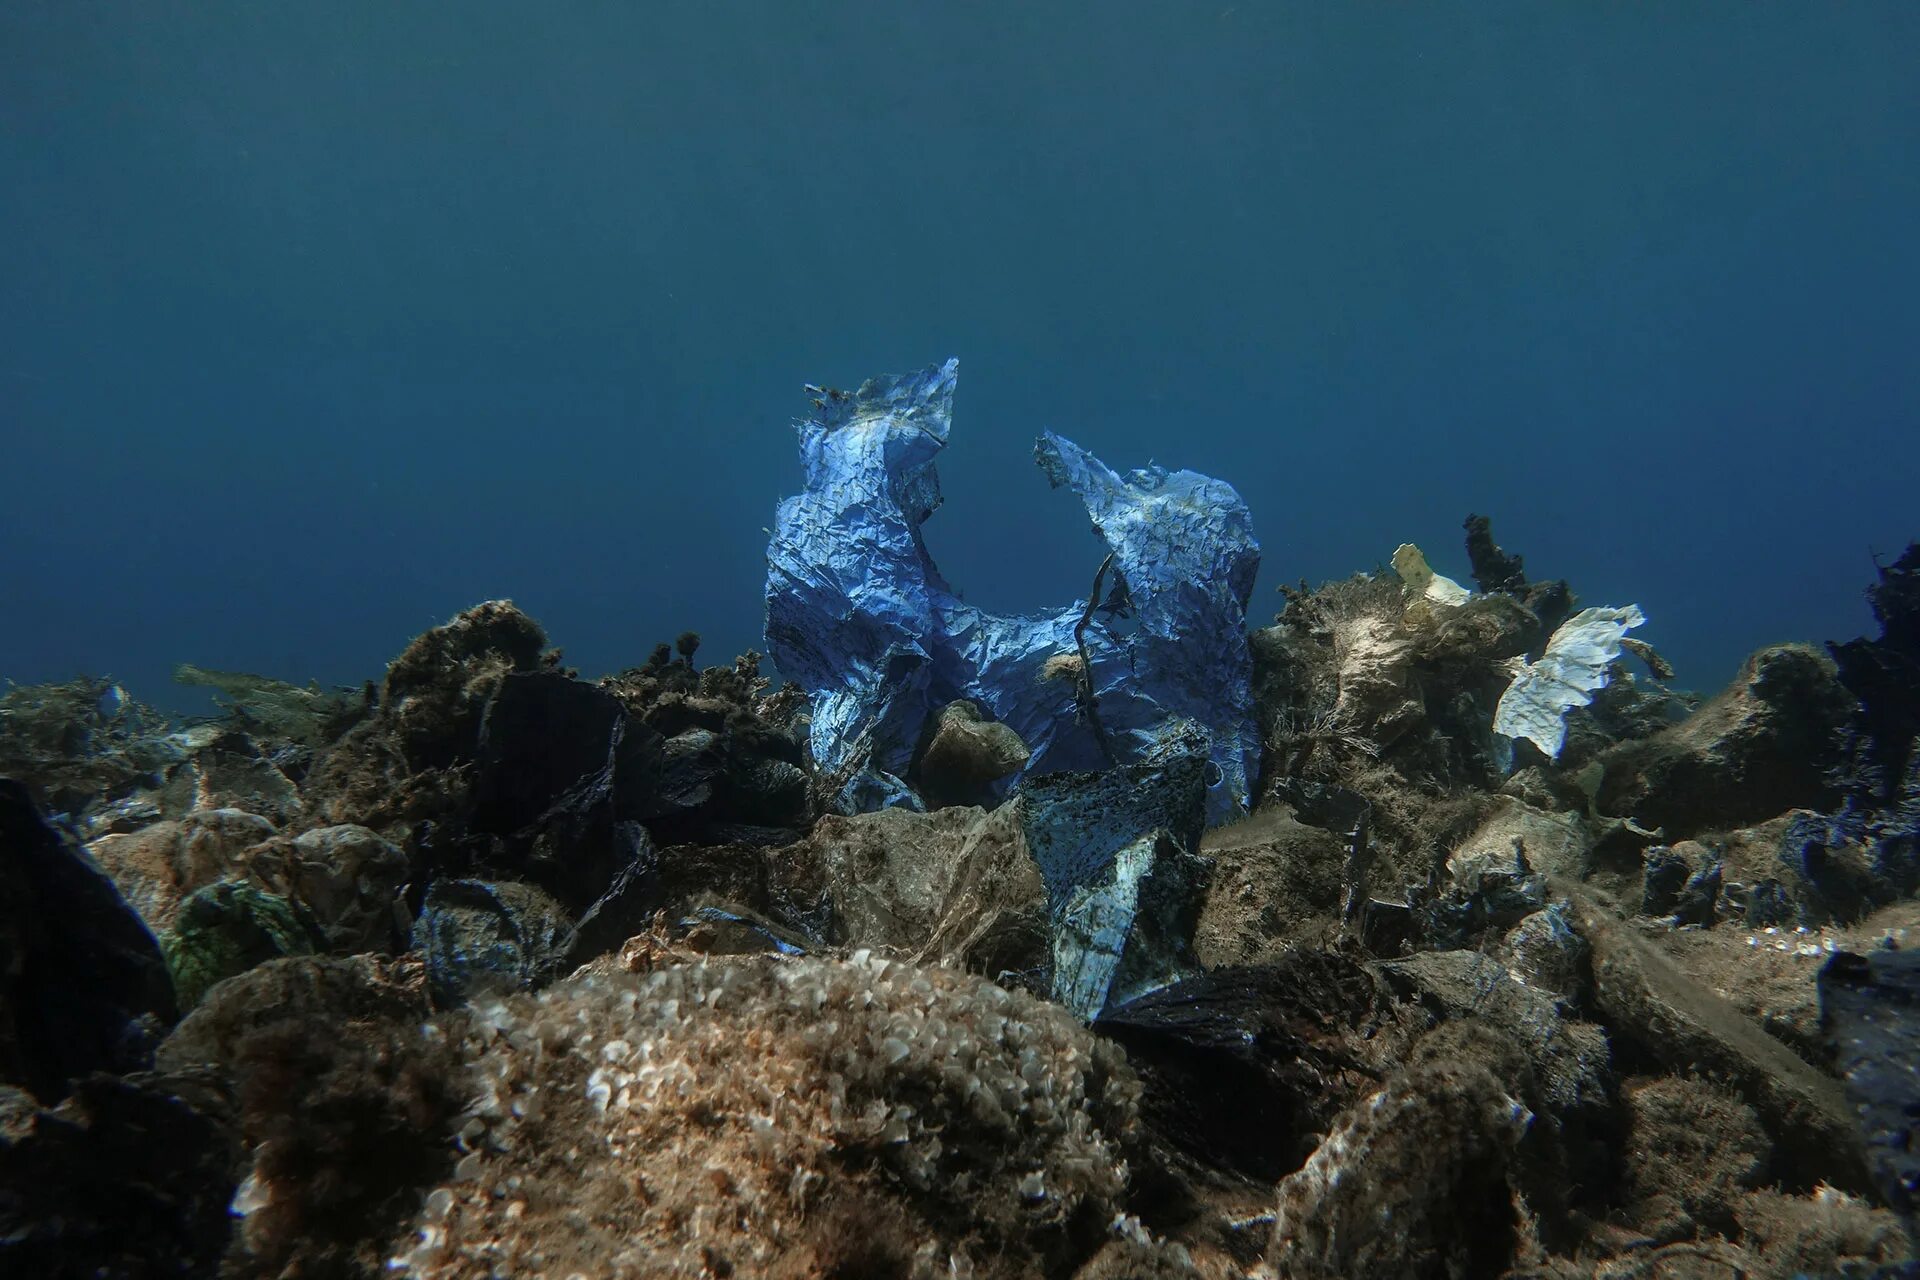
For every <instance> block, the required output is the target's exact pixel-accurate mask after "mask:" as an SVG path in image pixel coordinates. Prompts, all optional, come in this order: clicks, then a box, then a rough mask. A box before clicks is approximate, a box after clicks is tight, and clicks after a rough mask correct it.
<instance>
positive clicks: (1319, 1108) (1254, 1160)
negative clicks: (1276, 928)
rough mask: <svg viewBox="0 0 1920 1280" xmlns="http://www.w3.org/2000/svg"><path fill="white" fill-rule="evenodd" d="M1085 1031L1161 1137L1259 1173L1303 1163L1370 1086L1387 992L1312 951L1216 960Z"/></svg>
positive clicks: (1387, 1037)
mask: <svg viewBox="0 0 1920 1280" xmlns="http://www.w3.org/2000/svg"><path fill="white" fill-rule="evenodd" d="M1093 1029H1094V1030H1095V1031H1096V1032H1099V1033H1100V1034H1102V1035H1105V1036H1107V1037H1108V1038H1110V1039H1112V1040H1115V1041H1117V1042H1118V1043H1119V1044H1120V1045H1121V1046H1123V1047H1124V1048H1125V1049H1126V1051H1127V1059H1128V1061H1129V1062H1131V1063H1132V1064H1133V1066H1134V1069H1135V1070H1136V1071H1138V1072H1139V1073H1140V1076H1141V1080H1142V1082H1143V1084H1144V1086H1145V1089H1146V1092H1145V1096H1144V1098H1143V1106H1144V1108H1145V1113H1146V1116H1147V1119H1148V1121H1149V1123H1150V1124H1152V1125H1153V1127H1154V1128H1155V1130H1156V1131H1157V1132H1159V1133H1160V1134H1161V1135H1162V1136H1163V1137H1164V1139H1165V1140H1166V1141H1168V1142H1169V1143H1171V1144H1172V1145H1173V1146H1174V1147H1177V1148H1178V1149H1180V1150H1182V1151H1184V1152H1185V1153H1186V1154H1187V1155H1188V1156H1189V1157H1191V1158H1192V1159H1194V1160H1196V1161H1198V1162H1200V1163H1201V1164H1203V1165H1207V1166H1209V1167H1213V1168H1223V1169H1228V1170H1231V1171H1233V1172H1235V1173H1238V1174H1240V1175H1242V1176H1245V1177H1248V1178H1253V1179H1256V1180H1259V1181H1262V1182H1271V1181H1273V1180H1275V1179H1278V1178H1281V1177H1284V1176H1286V1175H1287V1174H1289V1173H1291V1172H1293V1171H1294V1170H1296V1169H1298V1168H1299V1167H1300V1166H1301V1165H1302V1164H1303V1163H1305V1161H1306V1159H1307V1157H1308V1156H1309V1155H1311V1154H1312V1152H1313V1149H1314V1147H1315V1146H1316V1145H1318V1142H1319V1137H1320V1135H1321V1134H1323V1133H1325V1132H1326V1129H1327V1126H1328V1125H1329V1124H1330V1123H1331V1122H1332V1120H1333V1118H1334V1117H1335V1116H1336V1115H1338V1114H1339V1113H1340V1112H1341V1111H1343V1110H1344V1109H1346V1107H1348V1106H1349V1105H1351V1104H1352V1103H1353V1102H1355V1101H1356V1100H1358V1098H1359V1097H1360V1096H1361V1094H1363V1093H1364V1092H1367V1091H1369V1090H1371V1089H1373V1088H1375V1087H1377V1082H1378V1080H1379V1079H1380V1076H1381V1074H1382V1073H1383V1071H1384V1066H1383V1063H1384V1061H1385V1059H1386V1056H1387V1054H1388V1053H1389V1052H1390V1046H1391V1045H1393V1044H1394V1043H1395V1036H1394V1034H1393V1033H1394V1032H1396V1031H1398V1030H1399V1029H1400V1027H1399V1023H1398V1021H1397V1020H1396V1017H1395V1015H1394V1012H1393V1008H1392V1000H1391V998H1390V996H1389V995H1388V993H1386V992H1384V991H1383V990H1381V988H1380V987H1379V985H1378V983H1377V982H1376V981H1375V980H1374V979H1373V977H1372V976H1371V975H1370V974H1369V973H1368V972H1367V971H1366V970H1365V969H1364V968H1362V967H1361V966H1359V965H1358V964H1356V963H1354V962H1353V961H1352V960H1350V959H1347V958H1346V957H1344V956H1340V955H1337V954H1334V953H1331V952H1323V951H1294V952H1289V953H1287V954H1286V955H1285V956H1284V957H1283V958H1282V959H1281V960H1280V961H1278V962H1277V963H1274V964H1270V965H1257V966H1251V967H1246V968H1235V969H1218V970H1215V971H1213V972H1212V973H1208V974H1204V975H1201V976H1198V977H1193V978H1189V979H1187V980H1185V981H1183V982H1179V983H1176V984H1174V985H1173V986H1170V987H1165V988H1162V989H1161V990H1158V991H1154V992H1151V993H1149V994H1147V995H1144V996H1141V997H1140V998H1138V999H1136V1000H1132V1001H1129V1002H1127V1003H1126V1004H1123V1005H1120V1006H1118V1007H1117V1008H1112V1009H1109V1010H1108V1011H1107V1012H1106V1013H1105V1014H1103V1015H1102V1016H1101V1017H1100V1018H1099V1020H1097V1021H1096V1022H1095V1023H1094V1024H1093Z"/></svg>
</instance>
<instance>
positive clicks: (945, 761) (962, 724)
mask: <svg viewBox="0 0 1920 1280" xmlns="http://www.w3.org/2000/svg"><path fill="white" fill-rule="evenodd" d="M929 727H930V729H931V733H932V736H931V737H930V738H929V739H928V741H927V744H926V746H925V748H924V749H922V751H921V752H920V755H919V758H918V759H917V760H916V761H915V762H914V766H913V770H912V771H911V772H910V773H909V774H908V777H907V780H908V781H909V782H911V783H913V784H914V786H915V788H916V789H917V790H918V791H919V793H920V795H921V798H922V799H924V800H925V801H926V802H927V804H928V805H929V806H931V807H933V808H936V809H937V808H940V807H941V806H943V805H949V804H984V805H987V806H988V807H991V806H992V802H993V797H992V795H991V794H990V793H989V792H988V784H989V783H992V782H997V781H998V780H999V779H1001V778H1004V777H1006V776H1007V775H1008V774H1010V773H1014V772H1016V771H1018V770H1019V769H1022V768H1024V767H1025V766H1026V763H1027V759H1028V757H1029V756H1031V755H1032V754H1033V753H1032V752H1031V751H1029V750H1028V749H1027V744H1026V743H1024V742H1022V741H1020V735H1019V734H1017V733H1015V732H1014V731H1013V730H1012V729H1010V728H1008V727H1007V726H1006V725H1004V724H1000V723H999V722H997V721H993V720H989V719H987V718H986V717H985V716H984V715H982V714H981V712H980V708H979V707H977V706H975V705H974V704H973V703H971V702H968V701H966V700H964V699H962V700H960V701H957V702H949V703H948V704H947V705H946V706H944V707H942V708H940V710H939V712H938V713H937V714H936V715H934V716H932V717H929Z"/></svg>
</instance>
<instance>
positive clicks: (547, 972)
mask: <svg viewBox="0 0 1920 1280" xmlns="http://www.w3.org/2000/svg"><path fill="white" fill-rule="evenodd" d="M572 937H573V924H572V922H571V921H570V920H569V919H568V918H567V915H566V912H565V911H564V910H563V909H562V908H561V906H560V904H559V903H557V902H555V901H554V900H553V899H552V898H551V897H549V896H548V895H547V894H546V893H544V892H542V891H541V890H540V889H538V888H537V887H535V886H533V885H530V884H518V883H514V882H511V881H504V882H499V883H489V882H487V881H483V880H436V881H434V882H433V886H432V887H431V888H430V889H428V890H427V899H426V905H425V906H424V907H423V909H422V910H421V912H420V917H419V919H417V920H415V921H414V924H413V946H414V949H415V950H417V951H419V952H421V953H422V954H423V955H425V957H426V961H427V983H428V988H429V990H430V991H431V992H432V994H433V1001H434V1003H435V1004H436V1005H438V1006H440V1007H441V1008H452V1007H454V1006H456V1005H460V1004H464V1003H466V1002H467V1001H469V1000H472V999H474V998H476V997H479V996H483V995H506V994H509V993H511V992H515V991H529V990H532V989H533V988H534V987H537V986H540V985H542V984H544V983H546V982H548V981H551V980H552V979H553V978H555V977H557V976H558V975H559V973H560V972H561V968H562V966H563V964H564V962H565V959H566V956H567V949H568V946H569V944H570V942H571V940H572Z"/></svg>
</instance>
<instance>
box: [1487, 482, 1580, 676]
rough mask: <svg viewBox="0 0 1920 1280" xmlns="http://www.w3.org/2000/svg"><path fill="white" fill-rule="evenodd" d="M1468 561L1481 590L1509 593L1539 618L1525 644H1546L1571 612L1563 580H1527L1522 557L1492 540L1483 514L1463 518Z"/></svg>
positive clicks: (1570, 592)
mask: <svg viewBox="0 0 1920 1280" xmlns="http://www.w3.org/2000/svg"><path fill="white" fill-rule="evenodd" d="M1466 531H1467V562H1468V563H1469V564H1470V565H1472V566H1473V581H1474V584H1475V585H1476V586H1478V587H1479V588H1480V589H1481V590H1482V591H1485V592H1488V593H1489V594H1492V593H1498V594H1501V595H1507V596H1512V597H1513V598H1514V599H1516V600H1518V601H1519V602H1520V603H1521V604H1523V605H1525V606H1526V607H1527V611H1528V612H1529V613H1531V614H1533V616H1534V617H1536V618H1538V619H1539V620H1540V631H1539V634H1538V635H1537V636H1535V637H1534V638H1533V641H1532V643H1531V644H1529V645H1528V646H1527V647H1528V649H1529V650H1531V649H1533V648H1535V647H1537V646H1539V645H1542V644H1544V643H1546V640H1547V637H1549V636H1551V635H1552V634H1553V633H1554V630H1555V628H1557V627H1558V626H1559V625H1560V624H1561V623H1563V622H1565V621H1566V620H1567V618H1568V616H1569V615H1570V614H1572V612H1573V606H1574V603H1575V601H1574V596H1573V590H1572V588H1570V587H1568V586H1567V584H1566V583H1565V582H1561V581H1559V580H1557V579H1556V580H1553V581H1549V582H1531V583H1530V582H1528V581H1527V575H1526V572H1525V568H1524V565H1523V563H1522V561H1521V557H1519V556H1516V555H1512V554H1510V553H1508V552H1507V551H1506V550H1504V549H1503V548H1501V547H1500V546H1498V545H1496V544H1495V542H1494V540H1493V521H1491V520H1489V519H1488V518H1487V517H1486V516H1481V515H1470V516H1468V517H1467V519H1466Z"/></svg>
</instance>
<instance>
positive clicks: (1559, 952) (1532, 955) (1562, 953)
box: [1502, 903, 1593, 1007]
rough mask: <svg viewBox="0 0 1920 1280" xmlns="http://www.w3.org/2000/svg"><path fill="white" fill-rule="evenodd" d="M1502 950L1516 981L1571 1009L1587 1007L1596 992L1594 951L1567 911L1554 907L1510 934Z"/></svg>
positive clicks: (1532, 918) (1518, 926)
mask: <svg viewBox="0 0 1920 1280" xmlns="http://www.w3.org/2000/svg"><path fill="white" fill-rule="evenodd" d="M1502 945H1503V949H1504V950H1505V952H1506V954H1507V957H1508V967H1509V968H1510V969H1512V970H1513V974H1514V976H1515V977H1516V978H1518V979H1520V980H1521V981H1522V982H1524V983H1526V984H1527V985H1528V986H1530V987H1532V988H1533V989H1534V990H1536V991H1541V992H1548V993H1551V994H1552V995H1554V996H1557V997H1558V998H1560V999H1561V1000H1562V1001H1564V1002H1565V1003H1566V1005H1568V1006H1575V1007H1577V1006H1580V1005H1583V1004H1585V1003H1586V998H1587V995H1588V993H1589V992H1590V991H1591V990H1592V988H1593V967H1592V949H1591V948H1589V947H1588V946H1587V940H1586V939H1585V938H1582V937H1581V936H1580V935H1579V934H1578V933H1576V932H1574V929H1573V926H1572V925H1571V924H1569V923H1568V921H1567V911H1566V908H1565V907H1564V906H1562V905H1561V904H1559V903H1551V904H1549V905H1548V906H1546V907H1545V908H1543V909H1542V910H1539V911H1536V912H1534V913H1533V914H1532V915H1530V916H1528V917H1526V918H1525V919H1523V920H1522V921H1521V922H1520V923H1519V924H1517V925H1515V926H1513V928H1512V929H1509V930H1508V931H1507V936H1506V938H1505V939H1504V941H1503V944H1502Z"/></svg>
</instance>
